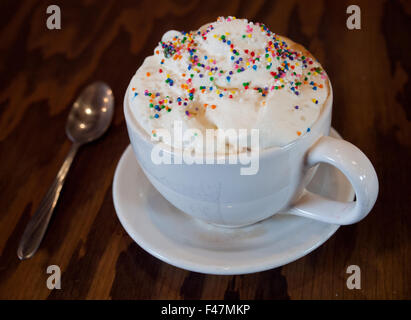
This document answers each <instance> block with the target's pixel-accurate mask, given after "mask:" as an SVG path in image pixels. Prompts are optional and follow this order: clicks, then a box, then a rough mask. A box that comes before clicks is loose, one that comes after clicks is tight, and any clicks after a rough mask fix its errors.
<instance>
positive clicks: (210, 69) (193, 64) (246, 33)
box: [133, 17, 326, 135]
mask: <svg viewBox="0 0 411 320" xmlns="http://www.w3.org/2000/svg"><path fill="white" fill-rule="evenodd" d="M234 20H236V18H235V17H226V18H224V17H220V18H218V20H217V22H224V21H225V22H230V21H234ZM214 29H215V28H214V25H213V24H210V25H208V27H207V28H205V29H204V30H203V31H192V32H181V34H180V35H178V36H174V37H173V39H172V40H171V41H167V42H163V41H161V42H160V46H159V49H158V50H156V51H155V54H156V55H159V56H160V59H159V61H160V65H159V66H158V68H157V71H156V72H158V74H161V75H162V76H163V77H164V82H165V83H166V84H168V85H169V86H170V87H173V86H175V84H176V83H182V84H181V89H182V90H183V92H184V94H183V95H182V96H180V97H177V98H175V99H172V98H171V97H168V96H165V97H164V96H163V95H162V94H161V92H156V93H154V92H149V91H148V90H145V91H144V96H147V97H149V108H150V109H151V110H152V116H151V117H150V118H151V119H158V118H160V116H161V114H162V113H164V112H171V111H172V109H173V107H175V106H178V107H181V108H184V112H185V115H186V116H187V117H189V118H190V117H193V116H195V114H196V112H195V110H194V108H193V103H194V102H195V101H196V94H205V93H210V92H213V93H214V94H216V96H217V97H218V98H221V99H222V98H228V99H233V98H235V96H236V95H237V94H238V92H239V91H240V90H255V91H256V92H258V93H259V94H261V96H262V97H267V96H268V95H269V93H270V92H271V91H275V90H289V91H290V92H292V93H293V94H295V95H296V96H298V95H300V93H301V87H302V86H303V85H306V86H309V87H310V88H311V89H312V90H313V91H318V90H320V89H322V88H323V85H322V84H320V83H317V82H316V81H315V79H314V77H315V76H320V77H321V79H325V78H326V74H325V72H324V71H323V70H322V68H321V67H318V66H313V63H314V61H313V60H312V58H310V57H306V56H305V55H304V54H303V53H302V52H299V51H296V50H293V49H291V48H290V47H289V46H288V44H287V43H286V42H285V41H284V40H282V39H281V37H280V36H279V35H277V34H275V33H273V32H271V31H270V30H269V29H268V28H267V27H266V26H265V25H264V24H262V23H256V24H252V23H248V24H247V25H246V27H245V29H244V30H243V31H241V34H242V36H241V37H240V39H239V40H236V41H237V42H238V41H248V39H249V38H252V37H253V36H254V35H256V32H261V33H262V34H263V35H265V36H267V37H269V41H268V42H267V44H266V47H265V48H264V52H263V53H257V52H254V51H253V50H251V49H245V50H244V49H240V48H239V47H238V43H235V41H233V39H232V38H231V37H230V33H229V32H226V33H224V34H214V35H213V37H214V38H215V39H216V40H217V41H219V42H221V43H222V44H223V46H227V48H228V49H229V52H230V56H229V59H230V61H231V63H232V66H231V68H229V69H227V70H225V69H223V68H222V67H221V66H219V65H218V63H217V61H216V60H215V59H213V57H210V56H207V55H201V54H200V53H199V52H198V50H197V48H198V46H199V41H207V39H208V37H209V33H210V32H211V31H213V30H214ZM242 47H243V46H242ZM186 57H188V61H186V62H187V63H186V64H187V70H185V72H183V73H182V74H180V75H173V77H177V76H181V78H179V79H178V81H176V80H177V79H175V78H174V79H173V77H172V76H171V75H170V74H167V73H166V70H164V69H163V65H164V62H165V59H171V60H172V61H180V60H182V59H183V61H184V59H186ZM274 62H275V63H274ZM259 68H264V69H265V70H267V72H268V73H269V75H270V77H271V78H272V79H273V80H274V84H273V85H272V84H270V86H266V87H258V86H253V85H252V82H251V81H245V82H243V83H242V86H241V88H240V89H238V90H230V89H221V88H218V87H217V85H216V84H215V83H216V80H217V79H218V80H219V81H221V80H222V81H226V82H227V83H230V82H231V81H232V78H233V76H234V75H235V74H239V73H242V72H244V71H246V70H250V71H251V72H253V70H254V71H257V70H258V69H259ZM297 70H298V71H297ZM146 76H147V77H150V76H152V74H151V73H150V72H147V73H146ZM194 79H201V83H202V85H200V86H198V87H195V86H194V85H193V80H194ZM179 86H180V84H179ZM133 91H136V89H135V88H133ZM137 94H138V93H137V92H135V93H134V95H135V96H137ZM312 102H313V103H314V104H318V100H317V99H312ZM262 105H265V103H263V104H262ZM217 107H218V103H216V104H213V105H207V104H204V108H206V109H207V110H214V109H216V108H217ZM294 108H295V109H296V110H297V109H299V108H300V107H299V106H295V107H294ZM197 109H198V107H197ZM309 131H310V128H308V129H307V132H309ZM301 134H302V133H301V132H300V131H298V132H297V135H301Z"/></svg>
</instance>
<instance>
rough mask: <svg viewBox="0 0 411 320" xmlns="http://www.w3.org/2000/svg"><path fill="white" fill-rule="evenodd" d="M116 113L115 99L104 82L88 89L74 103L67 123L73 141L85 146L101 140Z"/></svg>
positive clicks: (68, 134) (95, 83)
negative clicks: (114, 112)
mask: <svg viewBox="0 0 411 320" xmlns="http://www.w3.org/2000/svg"><path fill="white" fill-rule="evenodd" d="M113 111H114V97H113V92H112V91H111V89H110V87H109V86H108V85H107V84H105V83H104V82H101V81H99V82H94V83H92V84H90V85H89V86H88V87H86V88H85V89H84V90H83V91H82V92H81V94H80V96H79V97H78V98H77V100H76V101H75V102H74V104H73V107H72V109H71V111H70V113H69V116H68V119H67V123H66V133H67V136H68V137H69V138H70V140H71V141H73V142H75V143H80V144H84V143H86V142H90V141H93V140H95V139H97V138H99V137H100V136H101V135H102V134H103V133H104V132H105V131H106V130H107V128H108V127H109V125H110V123H111V119H112V118H113Z"/></svg>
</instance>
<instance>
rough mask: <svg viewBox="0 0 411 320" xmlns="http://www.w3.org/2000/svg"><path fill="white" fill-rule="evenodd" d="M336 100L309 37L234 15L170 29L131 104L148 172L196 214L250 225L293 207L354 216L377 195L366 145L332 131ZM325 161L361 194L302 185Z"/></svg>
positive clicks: (133, 131)
mask: <svg viewBox="0 0 411 320" xmlns="http://www.w3.org/2000/svg"><path fill="white" fill-rule="evenodd" d="M332 102H333V94H332V87H331V83H330V81H329V79H328V77H327V75H326V73H325V71H324V70H323V68H322V67H321V65H320V64H319V62H318V61H316V60H315V59H314V57H313V56H312V55H311V54H310V53H309V52H308V51H307V50H306V49H305V48H304V47H302V46H301V45H299V44H297V43H295V42H293V41H291V40H289V39H287V38H285V37H282V36H279V35H277V34H275V33H273V32H271V31H270V30H268V28H267V27H266V26H265V25H264V24H261V23H252V22H249V21H247V20H245V19H236V18H234V17H227V18H219V19H218V20H217V21H216V22H213V23H210V24H206V25H204V26H203V27H201V28H200V29H199V30H197V31H192V32H177V31H169V32H167V33H165V34H164V36H163V38H162V40H161V41H160V43H159V45H158V46H157V47H156V48H155V49H154V54H153V55H152V56H149V57H147V58H146V59H145V61H144V62H143V64H142V65H141V67H140V68H139V69H138V70H137V72H136V74H135V75H134V76H133V77H132V79H131V81H130V84H129V87H128V89H127V92H126V94H125V96H124V116H125V120H126V125H127V130H128V134H129V137H130V143H131V145H132V147H133V151H134V154H135V156H136V159H137V161H138V164H139V166H140V167H141V169H142V170H143V172H144V174H145V175H146V177H147V178H148V180H149V181H150V182H151V184H152V185H153V186H154V187H155V189H156V190H157V191H158V192H159V193H160V194H161V195H162V196H164V198H166V199H167V200H168V201H169V202H170V203H171V204H172V205H174V206H175V207H176V208H178V209H180V210H181V211H183V212H184V213H186V214H187V215H189V216H191V217H193V218H196V219H200V220H202V221H205V222H208V223H212V224H214V225H218V226H224V227H242V226H246V225H250V224H253V223H256V222H259V221H262V220H264V219H266V218H269V217H271V216H272V215H274V214H277V213H287V214H294V215H299V216H303V217H306V218H310V219H315V220H319V221H322V222H326V223H333V224H340V225H342V224H352V223H356V222H358V221H360V220H361V219H363V218H364V217H365V216H366V215H367V214H368V213H369V212H370V210H371V208H372V207H373V205H374V203H375V200H376V198H377V195H378V178H377V175H376V173H375V169H374V168H373V166H372V164H371V162H370V161H369V159H368V158H367V157H366V156H365V155H364V153H362V152H361V150H359V149H358V148H357V147H356V146H354V145H352V144H351V143H349V142H348V141H345V140H342V139H337V138H333V137H330V136H328V135H329V132H330V128H331V115H332ZM177 129H179V130H177ZM210 131H211V133H212V134H211V135H209V133H210ZM228 133H230V134H228ZM215 140H217V143H214V142H215ZM256 141H257V143H255V142H256ZM209 146H211V148H209ZM180 150H182V152H181V151H180ZM187 151H188V152H187ZM181 154H182V155H183V156H182V157H181ZM187 154H193V155H194V156H193V157H191V158H190V157H189V158H188V159H184V155H187ZM156 155H160V156H159V157H156ZM210 155H211V156H210ZM216 155H217V156H216ZM236 157H237V158H238V159H239V161H231V160H232V159H234V160H235V158H236ZM158 158H161V159H160V160H161V161H157V160H158ZM181 158H183V159H184V161H180V160H181ZM192 159H195V160H197V159H199V161H198V162H197V161H194V162H193V161H192ZM227 159H228V162H227ZM244 159H245V160H246V161H242V160H244ZM163 160H165V161H163ZM186 160H187V161H186ZM202 160H205V161H202ZM208 160H211V161H208ZM214 160H217V161H216V162H214ZM220 160H222V161H221V162H219V161H220ZM247 160H249V162H248V163H247ZM320 163H328V164H329V165H332V166H334V167H336V168H337V169H339V170H340V172H342V173H343V174H344V175H345V176H346V177H347V179H348V180H349V181H350V183H351V185H352V187H353V189H354V191H355V195H356V199H355V201H351V202H339V201H334V200H332V199H327V198H325V197H323V196H321V195H319V194H315V193H312V192H310V191H308V190H307V189H306V187H307V185H308V184H309V182H310V181H311V179H312V177H313V176H314V174H315V170H316V168H317V167H318V165H319V164H320ZM169 164H177V165H173V166H170V165H169ZM203 164H207V165H203Z"/></svg>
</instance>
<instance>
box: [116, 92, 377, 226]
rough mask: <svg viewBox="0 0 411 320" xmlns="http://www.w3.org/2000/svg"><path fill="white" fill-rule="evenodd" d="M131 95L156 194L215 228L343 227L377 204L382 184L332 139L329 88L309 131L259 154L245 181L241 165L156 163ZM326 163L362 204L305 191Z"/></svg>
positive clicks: (138, 147) (140, 154)
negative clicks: (301, 220) (293, 221)
mask: <svg viewBox="0 0 411 320" xmlns="http://www.w3.org/2000/svg"><path fill="white" fill-rule="evenodd" d="M128 92H129V89H128V90H127V92H126V97H125V99H124V114H125V119H126V124H127V130H128V134H129V137H130V141H131V145H132V147H133V150H134V153H135V155H136V157H137V160H138V162H139V164H140V166H141V168H142V169H143V171H144V173H145V174H146V176H147V178H148V179H149V180H150V182H151V183H152V184H153V185H154V187H155V188H156V189H157V190H158V191H159V192H160V193H161V194H162V195H163V196H164V197H165V198H166V199H167V200H168V201H169V202H171V203H172V204H173V205H174V206H175V207H177V208H178V209H180V210H182V211H184V212H185V213H186V214H188V215H190V216H193V217H195V218H198V219H200V220H203V221H206V222H209V223H212V224H215V225H220V226H226V227H240V226H245V225H249V224H253V223H256V222H258V221H261V220H263V219H266V218H268V217H270V216H272V215H274V214H276V213H278V212H288V213H291V214H295V215H299V216H304V217H308V218H312V219H315V220H320V221H324V222H328V223H333V224H339V225H344V224H352V223H355V222H358V221H359V220H361V219H363V218H364V217H365V216H366V215H367V214H368V213H369V212H370V210H371V209H372V207H373V205H374V203H375V201H376V198H377V194H378V179H377V175H376V173H375V170H374V167H373V166H372V164H371V162H370V161H369V160H368V158H367V157H366V156H365V155H364V154H363V153H362V152H361V151H360V150H359V149H358V148H357V147H355V146H354V145H352V144H351V143H349V142H347V141H344V140H339V139H334V138H331V137H328V133H329V131H330V128H331V109H332V89H331V85H330V95H329V97H328V99H327V101H326V103H325V105H324V107H323V108H324V109H323V111H322V113H321V114H320V117H319V118H318V119H317V121H316V122H315V123H314V125H313V126H312V127H311V131H310V132H309V133H307V134H305V135H303V136H301V137H300V138H298V139H297V140H295V141H293V142H292V143H290V144H288V145H286V146H284V147H281V148H267V149H264V150H260V152H259V170H258V173H257V174H255V175H240V168H241V167H243V165H242V164H241V163H237V164H228V161H226V164H214V165H212V164H185V163H182V164H154V163H153V161H152V158H151V151H152V149H153V147H154V145H155V143H156V142H153V141H152V140H151V137H150V136H149V135H148V134H147V133H146V132H145V131H144V130H143V129H142V128H141V127H140V126H139V125H138V123H137V122H136V121H135V120H133V118H132V114H131V112H130V110H129V105H128V98H127V94H128ZM171 156H173V155H172V154H171ZM321 162H325V163H329V164H331V165H333V166H335V167H336V168H338V169H339V170H341V171H342V172H343V173H344V175H345V176H346V177H347V178H348V180H349V181H350V182H351V184H352V186H353V188H354V191H355V194H356V201H353V202H338V201H332V200H330V199H326V198H324V197H322V196H320V195H316V194H313V193H311V192H309V191H307V190H305V187H306V186H307V185H308V183H309V182H310V180H311V178H312V177H313V175H314V173H315V169H316V167H317V164H319V163H321Z"/></svg>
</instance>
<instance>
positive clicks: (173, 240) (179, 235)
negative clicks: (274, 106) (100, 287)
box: [113, 129, 354, 274]
mask: <svg viewBox="0 0 411 320" xmlns="http://www.w3.org/2000/svg"><path fill="white" fill-rule="evenodd" d="M330 135H331V136H334V137H339V138H340V136H339V135H338V133H337V132H336V131H335V130H334V129H331V133H330ZM308 189H309V190H310V191H313V192H317V193H320V194H322V195H325V196H328V197H330V198H333V199H335V200H340V201H351V200H353V198H354V191H353V189H352V188H351V185H350V183H349V182H348V180H347V179H346V178H345V177H344V176H343V175H342V173H340V172H339V171H338V170H337V169H335V168H334V167H331V166H329V165H325V164H321V165H320V166H319V168H318V170H317V173H316V175H315V176H314V178H313V180H312V181H311V183H310V185H309V187H308ZM113 199H114V206H115V209H116V211H117V215H118V218H119V219H120V222H121V224H122V225H123V227H124V229H125V230H126V231H127V232H128V234H129V235H130V236H131V238H133V240H134V241H136V242H137V244H139V245H140V246H141V247H142V248H143V249H144V250H146V251H148V252H149V253H151V254H152V255H153V256H155V257H157V258H158V259H160V260H163V261H164V262H167V263H169V264H172V265H174V266H177V267H179V268H183V269H187V270H191V271H196V272H201V273H210V274H244V273H251V272H258V271H263V270H268V269H272V268H275V267H279V266H282V265H284V264H287V263H289V262H292V261H294V260H297V259H299V258H301V257H303V256H305V255H306V254H308V253H310V252H311V251H313V250H314V249H316V248H317V247H319V246H320V245H321V244H323V243H324V242H325V241H327V239H328V238H329V237H331V236H332V235H333V234H334V233H335V232H336V231H337V229H338V228H339V226H337V225H331V224H326V223H322V222H317V221H314V220H310V219H306V218H302V217H297V216H292V215H287V214H279V215H275V216H273V217H271V218H269V219H267V220H264V221H262V222H259V223H257V224H254V225H252V226H249V227H243V228H239V229H226V228H219V227H215V226H213V225H210V224H207V223H204V222H202V221H199V220H196V219H194V218H191V217H189V216H188V215H186V214H184V213H183V212H181V211H180V210H178V209H176V208H175V207H174V206H173V205H171V204H170V203H169V202H168V201H167V200H166V199H164V198H163V196H161V195H160V194H159V193H158V192H157V190H156V189H154V187H153V186H152V185H151V183H150V182H149V181H148V180H147V178H146V177H145V175H144V173H143V172H142V170H141V169H140V167H139V165H138V163H137V160H136V159H135V157H134V153H133V150H132V148H131V146H128V147H127V149H126V150H125V151H124V153H123V155H122V157H121V159H120V161H119V163H118V165H117V169H116V172H115V175H114V181H113Z"/></svg>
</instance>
